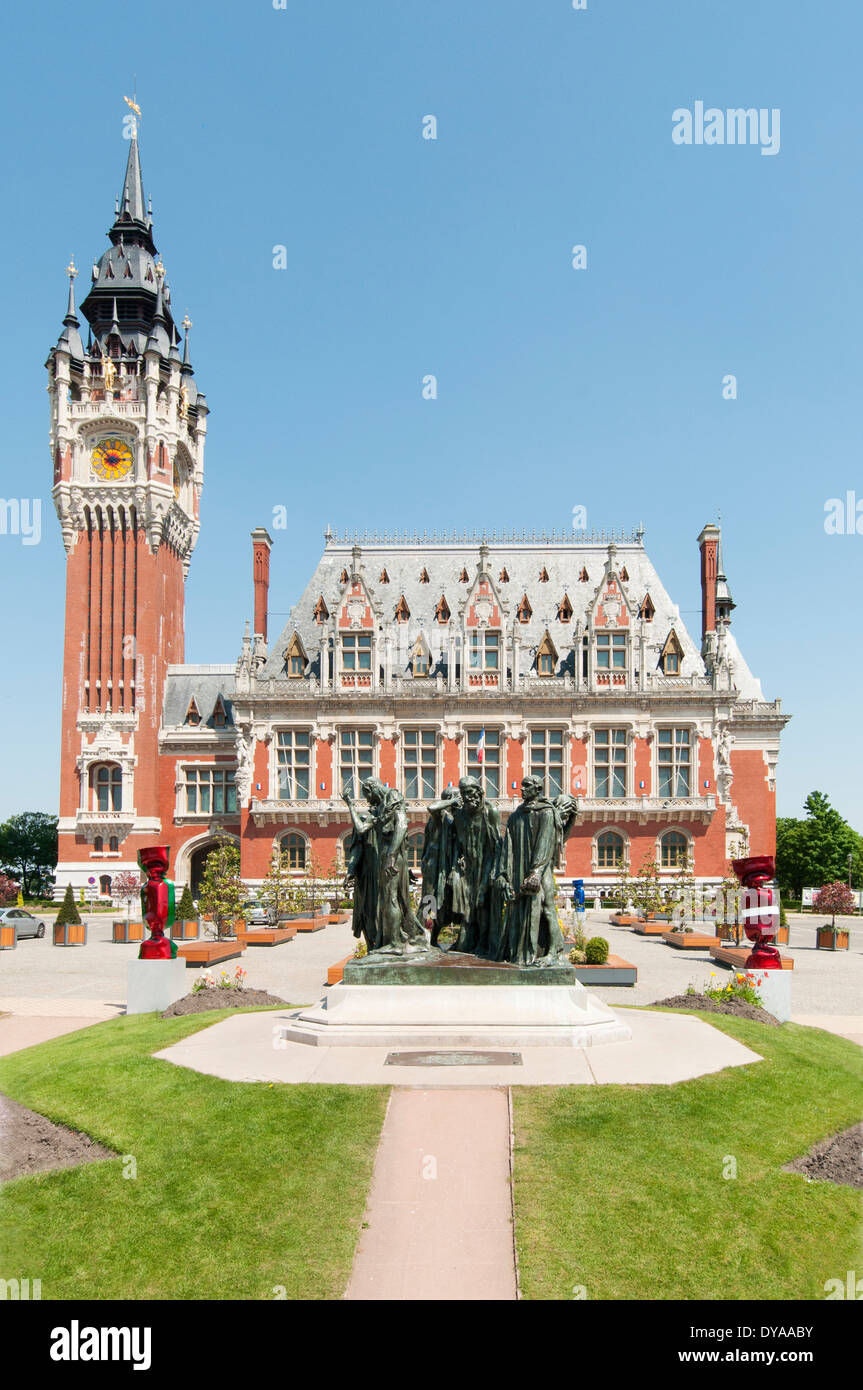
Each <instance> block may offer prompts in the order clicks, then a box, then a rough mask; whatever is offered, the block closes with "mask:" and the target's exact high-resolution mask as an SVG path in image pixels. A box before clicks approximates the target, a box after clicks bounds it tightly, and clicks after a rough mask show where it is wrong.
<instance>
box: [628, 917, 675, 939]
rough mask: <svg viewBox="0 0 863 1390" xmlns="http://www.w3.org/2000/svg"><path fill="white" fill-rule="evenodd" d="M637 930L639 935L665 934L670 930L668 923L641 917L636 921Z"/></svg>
mask: <svg viewBox="0 0 863 1390" xmlns="http://www.w3.org/2000/svg"><path fill="white" fill-rule="evenodd" d="M635 931H637V932H638V935H639V936H664V935H665V933H666V932H667V931H668V923H667V922H656V921H653V920H651V919H648V918H642V917H640V918H639V919H638V921H637V922H636V923H635Z"/></svg>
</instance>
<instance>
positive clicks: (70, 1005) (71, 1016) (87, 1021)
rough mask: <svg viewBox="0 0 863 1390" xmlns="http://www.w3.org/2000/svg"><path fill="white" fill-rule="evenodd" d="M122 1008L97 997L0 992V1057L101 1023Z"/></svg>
mask: <svg viewBox="0 0 863 1390" xmlns="http://www.w3.org/2000/svg"><path fill="white" fill-rule="evenodd" d="M121 1012H122V1010H121V1008H120V1006H119V1005H115V1004H103V1003H102V1002H101V1000H99V999H69V998H67V997H65V996H64V997H62V998H50V997H47V996H46V997H42V998H21V997H20V996H16V997H8V996H0V1057H8V1056H9V1054H10V1053H11V1052H20V1051H21V1049H22V1048H25V1047H34V1046H35V1045H36V1043H43V1042H50V1041H51V1039H52V1038H59V1037H62V1036H63V1034H64V1033H74V1032H76V1031H77V1030H78V1029H79V1028H89V1027H90V1026H91V1024H93V1023H104V1021H105V1019H106V1018H116V1017H117V1015H118V1014H119V1013H121Z"/></svg>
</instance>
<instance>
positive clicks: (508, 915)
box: [344, 777, 577, 966]
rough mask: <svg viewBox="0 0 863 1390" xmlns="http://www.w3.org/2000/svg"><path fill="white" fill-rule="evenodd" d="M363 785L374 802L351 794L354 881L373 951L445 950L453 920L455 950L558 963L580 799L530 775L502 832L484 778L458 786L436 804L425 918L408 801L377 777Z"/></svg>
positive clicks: (429, 828)
mask: <svg viewBox="0 0 863 1390" xmlns="http://www.w3.org/2000/svg"><path fill="white" fill-rule="evenodd" d="M362 791H363V796H364V797H365V800H366V807H367V809H365V810H363V809H360V808H359V807H358V806H357V803H356V801H355V800H354V799H353V797H351V796H349V795H345V797H344V800H345V802H346V804H347V806H348V809H349V811H350V814H351V820H352V822H353V831H352V833H351V836H350V838H349V840H348V843H347V847H346V869H347V874H346V878H345V884H346V886H351V885H352V886H353V888H354V935H355V936H360V935H361V934H362V936H363V937H364V939H365V942H366V946H367V948H368V954H369V956H370V957H371V956H375V957H380V956H401V957H404V956H411V955H419V954H421V953H425V954H427V953H429V952H434V951H439V950H440V949H441V948H440V944H439V941H440V934H441V931H442V930H443V929H444V928H445V927H449V928H451V929H452V930H453V931H455V932H456V933H457V935H456V940H455V942H454V943H453V944H452V946H451V947H450V948H449V949H450V950H451V951H452V952H455V953H458V954H464V955H473V956H477V957H479V958H480V959H482V960H489V961H500V962H502V963H511V964H514V965H530V966H543V965H555V964H557V962H558V961H559V960H560V958H561V956H562V955H563V954H564V951H565V947H564V941H563V935H562V933H561V930H560V924H559V921H558V916H557V907H556V905H555V885H554V865H555V864H556V863H557V862H558V860H559V858H560V853H561V849H562V847H563V843H564V840H565V839H566V837H567V835H568V834H569V832H570V831H571V829H572V827H573V825H574V824H575V817H576V811H577V804H576V801H575V799H574V798H573V797H571V796H566V795H564V796H558V797H555V798H554V799H550V798H548V797H546V796H544V795H543V787H542V782H541V781H540V779H539V778H536V777H525V778H524V780H523V782H522V784H521V794H522V801H521V805H520V806H518V807H517V809H516V810H515V811H513V813H512V815H511V816H510V818H509V820H508V822H507V826H506V831H505V832H504V833H503V834H501V829H500V816H499V814H498V811H497V808H496V807H495V806H494V805H493V804H492V803H491V802H489V801H487V800H486V797H485V792H484V790H483V787H482V784H481V782H480V781H479V780H478V779H477V778H475V777H463V778H462V779H461V781H460V782H459V784H458V787H457V788H454V787H451V788H448V789H447V791H446V792H445V793H444V795H443V797H442V798H441V800H439V801H434V802H432V803H431V804H430V805H429V808H428V820H427V822H426V827H425V835H424V841H423V852H422V891H421V897H420V912H419V916H417V914H416V912H415V911H414V909H413V907H412V905H411V899H410V873H409V869H408V859H407V831H408V819H407V811H406V808H405V799H404V797H403V796H402V794H401V793H400V792H398V791H396V790H394V789H393V788H391V787H386V786H384V784H383V783H382V782H381V781H379V779H378V778H376V777H370V778H369V779H368V780H367V781H366V782H364V783H363V786H362ZM426 927H428V929H429V932H430V936H427V935H426Z"/></svg>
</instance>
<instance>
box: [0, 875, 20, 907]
mask: <svg viewBox="0 0 863 1390" xmlns="http://www.w3.org/2000/svg"><path fill="white" fill-rule="evenodd" d="M13 898H14V899H15V900H16V901H17V898H18V884H17V883H16V882H15V880H14V878H8V877H7V876H6V874H0V907H5V905H6V903H11V902H12V899H13Z"/></svg>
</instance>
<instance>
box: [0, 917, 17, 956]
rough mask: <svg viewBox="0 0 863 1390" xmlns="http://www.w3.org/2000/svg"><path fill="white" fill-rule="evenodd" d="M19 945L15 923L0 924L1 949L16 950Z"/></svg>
mask: <svg viewBox="0 0 863 1390" xmlns="http://www.w3.org/2000/svg"><path fill="white" fill-rule="evenodd" d="M17 945H18V937H17V936H16V934H15V923H14V922H4V923H3V924H2V926H0V951H14V950H15V947H16V946H17Z"/></svg>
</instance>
